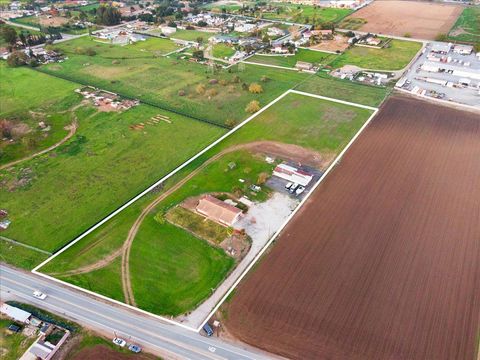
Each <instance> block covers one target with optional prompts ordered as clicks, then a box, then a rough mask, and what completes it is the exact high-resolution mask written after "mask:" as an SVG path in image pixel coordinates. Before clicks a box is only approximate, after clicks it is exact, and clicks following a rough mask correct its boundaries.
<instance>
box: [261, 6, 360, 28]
mask: <svg viewBox="0 0 480 360" xmlns="http://www.w3.org/2000/svg"><path fill="white" fill-rule="evenodd" d="M272 5H274V6H275V7H276V8H278V9H280V12H279V13H276V12H272V13H263V14H262V17H263V18H265V19H269V20H284V21H290V22H296V23H301V24H314V25H316V24H321V23H326V22H333V23H337V22H339V21H341V20H342V19H343V18H344V17H346V16H348V15H349V14H351V13H352V11H351V10H350V9H336V8H327V7H316V6H311V5H297V4H285V3H272Z"/></svg>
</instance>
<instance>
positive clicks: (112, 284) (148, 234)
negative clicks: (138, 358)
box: [41, 94, 371, 315]
mask: <svg viewBox="0 0 480 360" xmlns="http://www.w3.org/2000/svg"><path fill="white" fill-rule="evenodd" d="M370 114H371V111H369V110H365V109H360V108H354V107H351V106H347V105H342V104H337V103H333V102H329V101H323V100H318V99H315V98H312V97H306V96H302V95H296V94H290V95H288V96H286V97H285V98H283V99H282V100H280V101H279V102H278V103H276V104H275V106H273V107H271V108H270V109H268V110H266V111H265V112H264V113H262V114H261V115H259V116H258V117H257V118H255V119H254V120H252V121H251V122H250V123H248V124H247V125H246V126H244V127H243V128H241V129H240V130H238V131H237V132H236V133H235V134H234V135H232V136H231V137H229V138H228V139H226V140H225V141H224V142H222V143H220V144H219V145H218V146H216V147H215V148H213V149H212V150H210V151H209V152H208V153H206V154H205V155H204V156H202V157H201V158H199V159H198V160H197V161H195V162H194V163H192V164H191V165H189V166H188V167H187V168H186V169H185V170H184V171H182V172H181V173H179V174H178V175H177V176H175V177H174V178H173V179H172V180H169V181H167V183H166V188H169V187H171V186H172V185H173V184H174V183H175V182H176V181H178V180H179V179H181V178H183V177H184V176H185V175H186V174H188V173H189V172H191V171H193V170H194V169H195V168H196V167H198V166H199V165H200V164H201V163H203V162H204V161H206V160H207V159H208V158H210V157H211V156H213V155H214V154H216V153H218V152H220V151H222V150H225V149H227V148H229V147H231V146H232V145H238V144H245V143H250V142H253V141H258V140H266V141H279V142H284V143H290V144H296V145H300V146H303V147H305V148H308V149H311V150H314V151H317V152H319V153H320V154H323V155H325V156H328V157H329V158H331V157H332V156H333V155H334V154H337V153H338V152H339V151H340V150H341V149H342V148H343V147H344V146H345V145H346V144H347V143H348V141H349V140H350V139H351V137H352V136H353V135H354V134H355V132H356V131H358V129H359V128H360V127H361V126H362V125H363V123H364V122H365V121H366V119H367V118H368V117H369V116H370ZM231 162H234V163H235V164H236V167H235V168H234V169H229V167H228V166H227V165H228V164H229V163H231ZM273 166H274V165H272V164H268V163H266V162H265V161H264V160H263V157H259V156H255V155H254V154H252V153H250V152H249V151H247V150H236V151H234V152H231V153H227V154H225V155H224V156H222V157H221V158H220V159H219V160H217V161H215V162H212V163H210V164H209V165H207V166H206V167H205V168H203V169H202V170H201V171H200V172H199V173H198V174H196V175H195V176H194V177H193V178H191V179H190V180H189V181H187V182H186V183H185V184H184V185H183V186H182V187H181V188H179V189H178V190H177V191H175V192H173V193H172V194H171V195H169V196H168V197H167V198H165V199H164V200H163V201H162V202H160V203H159V204H158V205H157V207H156V208H155V210H154V211H151V212H150V213H149V215H147V217H146V219H145V221H144V222H143V223H142V225H141V227H140V229H139V232H138V233H137V237H136V238H135V240H134V242H133V247H132V250H131V255H130V270H131V277H132V283H133V290H134V294H135V297H136V301H137V303H138V305H139V306H140V307H141V308H142V309H146V310H149V311H152V312H155V313H158V314H168V315H177V314H181V313H183V312H185V311H188V310H189V309H192V308H193V307H195V305H196V304H198V303H199V302H200V301H201V300H202V299H204V298H206V297H207V296H208V294H209V291H210V290H209V289H210V288H214V287H215V286H216V285H217V284H218V283H219V282H220V281H221V280H222V279H223V277H224V276H225V274H226V273H227V271H228V269H229V268H230V267H231V265H229V264H228V262H227V260H225V259H224V258H223V256H224V255H225V254H224V253H222V256H220V255H219V253H217V252H218V251H220V250H217V249H216V248H213V247H211V246H209V245H208V244H207V243H206V242H205V241H203V240H200V239H197V238H195V237H194V236H193V235H191V234H190V233H188V232H186V231H184V230H182V229H180V228H177V227H175V226H174V225H171V224H170V223H168V222H164V221H157V220H156V218H157V219H162V217H163V214H165V213H167V212H168V210H169V209H172V208H173V207H175V206H176V205H178V204H179V203H181V202H182V201H183V200H185V199H187V198H189V197H191V196H198V195H201V194H204V193H208V192H228V193H233V192H236V193H237V192H240V194H242V193H244V194H245V193H246V194H248V196H249V197H251V198H252V196H253V194H252V193H251V192H250V191H249V190H248V184H251V183H256V181H257V178H258V176H259V174H260V173H262V172H268V173H271V171H272V169H273ZM240 177H241V178H243V179H244V180H245V183H243V185H242V184H240V183H239V182H238V179H239V178H240ZM269 192H270V190H269V189H268V188H265V187H264V189H263V190H262V191H261V192H260V193H259V195H257V196H258V200H259V201H263V200H265V199H266V198H267V197H268V194H269ZM240 194H238V195H240ZM154 196H155V195H153V194H149V195H148V196H147V197H145V198H144V199H141V200H140V201H139V202H138V203H136V204H134V205H132V206H131V207H129V208H127V209H126V210H125V211H124V212H122V213H120V214H119V215H118V216H117V217H115V218H113V219H112V220H111V221H109V222H108V223H107V224H105V225H104V226H102V227H101V228H99V229H97V230H95V231H94V232H93V233H91V234H90V235H88V236H87V237H85V238H84V239H83V240H82V241H80V242H78V243H77V244H75V245H74V246H72V247H71V248H69V249H68V250H67V251H65V252H64V253H63V254H61V255H60V256H58V257H57V258H55V259H54V260H53V261H52V262H50V263H49V264H47V265H46V266H45V267H44V268H42V269H41V271H44V272H47V273H51V274H52V273H59V272H64V271H68V270H73V269H76V268H78V267H80V266H85V265H88V264H91V263H93V262H95V261H98V260H100V259H102V258H104V257H105V256H106V255H108V254H109V253H111V252H112V251H115V250H116V249H118V248H120V247H121V246H122V243H123V241H124V239H125V236H126V234H127V233H128V231H129V229H130V227H131V226H132V224H133V222H134V221H135V220H136V218H137V217H138V214H139V212H140V211H141V209H142V208H143V207H144V206H146V205H147V204H148V203H149V202H151V201H152V200H153V199H154ZM205 246H207V247H206V248H205V249H210V250H208V252H209V255H208V256H206V255H203V256H205V257H206V259H204V260H202V261H200V262H199V261H197V258H196V256H197V254H198V253H201V252H202V251H203V250H201V249H203V247H205ZM213 250H215V252H212V251H213ZM205 251H207V250H205ZM210 252H211V253H210ZM172 253H173V254H175V255H176V256H178V258H176V257H175V255H172ZM172 256H173V260H171V258H172ZM191 257H193V258H191ZM212 259H213V260H212ZM227 259H229V258H227ZM204 261H206V263H205V264H204ZM229 261H231V259H229ZM178 264H183V265H182V266H180V267H178ZM187 264H188V265H187ZM119 266H120V263H119V262H118V259H117V260H116V261H115V262H113V263H111V264H110V265H108V266H107V267H106V268H103V269H101V270H96V271H94V272H91V273H87V274H83V275H75V276H62V275H59V277H60V278H61V279H62V280H65V281H69V282H72V283H74V284H76V285H80V286H84V287H86V288H88V289H90V290H93V291H97V292H100V293H102V294H104V295H107V296H111V297H114V298H115V299H118V300H123V293H122V290H121V283H120V267H119ZM199 266H201V268H199ZM192 267H193V268H192ZM211 269H217V270H215V271H217V272H218V273H219V274H221V276H217V274H216V273H215V274H213V273H211V271H212V270H211ZM192 274H193V275H192ZM205 274H206V275H205ZM57 276H58V275H57ZM192 276H193V277H192ZM205 281H206V282H205ZM179 284H181V285H180V286H179ZM190 289H195V290H194V291H190Z"/></svg>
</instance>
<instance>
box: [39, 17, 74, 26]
mask: <svg viewBox="0 0 480 360" xmlns="http://www.w3.org/2000/svg"><path fill="white" fill-rule="evenodd" d="M38 22H39V23H40V25H42V26H53V27H56V26H62V25H65V24H66V23H68V19H66V18H64V17H61V16H53V17H51V18H48V17H46V16H41V17H40V18H39V19H38Z"/></svg>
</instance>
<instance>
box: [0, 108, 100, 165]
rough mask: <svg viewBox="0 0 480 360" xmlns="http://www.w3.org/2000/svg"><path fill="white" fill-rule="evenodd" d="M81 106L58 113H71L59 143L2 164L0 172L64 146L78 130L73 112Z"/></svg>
mask: <svg viewBox="0 0 480 360" xmlns="http://www.w3.org/2000/svg"><path fill="white" fill-rule="evenodd" d="M81 106H83V101H82V102H81V103H80V104H78V105H75V106H73V107H72V108H70V109H68V110H65V111H61V112H60V113H61V114H64V113H67V112H70V113H72V115H73V121H72V123H71V124H70V125H67V126H66V127H65V129H66V130H69V132H68V134H67V136H65V137H64V138H63V139H62V140H60V141H59V142H57V143H56V144H53V145H52V146H50V147H48V148H46V149H43V150H41V151H39V152H36V153H34V154H32V155H29V156H26V157H24V158H21V159H18V160H15V161H12V162H9V163H8V164H4V165H1V166H0V170H3V169H8V168H9V167H12V166H14V165H17V164H19V163H21V162H23V161H27V160H30V159H33V158H35V157H37V156H40V155H43V154H45V153H47V152H49V151H52V150H54V149H56V148H57V147H59V146H60V145H62V144H64V143H65V142H66V141H68V140H69V139H71V138H72V136H73V135H75V133H76V132H77V129H78V122H77V117H76V115H75V110H77V109H78V108H79V107H81ZM90 116H93V115H90Z"/></svg>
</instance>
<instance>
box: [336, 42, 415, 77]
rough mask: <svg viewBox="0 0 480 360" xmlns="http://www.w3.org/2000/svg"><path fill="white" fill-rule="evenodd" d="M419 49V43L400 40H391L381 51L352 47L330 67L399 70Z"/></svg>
mask: <svg viewBox="0 0 480 360" xmlns="http://www.w3.org/2000/svg"><path fill="white" fill-rule="evenodd" d="M421 47H422V44H421V43H417V42H413V41H402V40H392V41H391V42H390V43H389V45H387V47H385V48H383V49H372V48H367V47H361V46H353V47H351V48H349V49H348V50H347V51H345V52H344V53H343V54H342V55H340V56H339V57H338V58H336V59H335V60H334V61H333V62H332V63H331V64H330V65H331V66H332V67H334V68H340V67H342V66H344V65H355V66H358V67H361V68H363V69H370V70H385V71H393V70H401V69H403V68H404V67H405V66H407V65H408V63H409V62H410V60H412V59H413V57H414V56H415V54H416V53H417V52H418V51H419V50H420V49H421Z"/></svg>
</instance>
